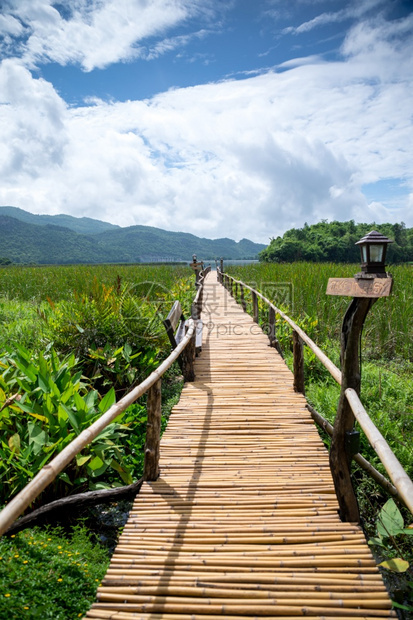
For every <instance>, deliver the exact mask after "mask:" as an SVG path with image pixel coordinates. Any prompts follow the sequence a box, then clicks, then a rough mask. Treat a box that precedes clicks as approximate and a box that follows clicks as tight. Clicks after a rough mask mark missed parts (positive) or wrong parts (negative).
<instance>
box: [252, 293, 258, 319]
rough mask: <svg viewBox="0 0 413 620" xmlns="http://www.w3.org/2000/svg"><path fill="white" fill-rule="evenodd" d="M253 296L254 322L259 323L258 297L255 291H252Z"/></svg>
mask: <svg viewBox="0 0 413 620" xmlns="http://www.w3.org/2000/svg"><path fill="white" fill-rule="evenodd" d="M251 297H252V318H253V320H254V323H258V316H259V315H258V297H257V293H256V292H255V291H251Z"/></svg>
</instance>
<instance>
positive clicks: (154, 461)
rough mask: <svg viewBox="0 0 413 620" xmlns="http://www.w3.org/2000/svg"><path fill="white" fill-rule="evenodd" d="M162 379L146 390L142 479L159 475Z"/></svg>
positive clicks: (155, 478)
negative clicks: (146, 417)
mask: <svg viewBox="0 0 413 620" xmlns="http://www.w3.org/2000/svg"><path fill="white" fill-rule="evenodd" d="M161 386H162V379H158V381H157V382H156V383H154V384H153V385H152V387H150V388H149V390H148V401H147V406H146V410H147V416H148V419H147V423H146V441H145V461H144V468H143V478H144V480H157V478H158V476H159V444H160V440H161V415H162V411H161V403H162V388H161Z"/></svg>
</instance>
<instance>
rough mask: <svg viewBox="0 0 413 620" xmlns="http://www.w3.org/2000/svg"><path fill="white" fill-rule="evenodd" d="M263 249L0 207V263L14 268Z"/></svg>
mask: <svg viewBox="0 0 413 620" xmlns="http://www.w3.org/2000/svg"><path fill="white" fill-rule="evenodd" d="M264 248H265V245H264V244H261V243H254V242H253V241H249V240H248V239H242V240H241V241H239V242H236V241H233V240H232V239H227V238H224V239H206V238H200V237H196V236H195V235H192V234H190V233H180V232H170V231H166V230H162V229H160V228H154V227H151V226H139V225H138V226H128V227H125V228H122V227H120V226H115V225H113V224H109V223H108V222H101V221H100V220H94V219H92V218H76V217H73V216H70V215H34V214H32V213H28V212H27V211H24V210H23V209H18V208H16V207H0V258H7V259H10V260H11V261H12V262H13V263H23V264H27V263H36V264H71V263H138V262H152V261H162V260H165V261H181V260H184V261H190V260H191V257H192V254H197V256H198V258H199V259H203V260H213V259H214V258H220V257H222V258H225V259H253V258H257V256H258V253H259V252H260V251H261V250H263V249H264Z"/></svg>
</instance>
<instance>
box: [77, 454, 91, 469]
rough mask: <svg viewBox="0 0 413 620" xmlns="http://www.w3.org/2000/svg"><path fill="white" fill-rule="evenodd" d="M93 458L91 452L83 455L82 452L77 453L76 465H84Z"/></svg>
mask: <svg viewBox="0 0 413 620" xmlns="http://www.w3.org/2000/svg"><path fill="white" fill-rule="evenodd" d="M91 458H92V455H91V454H89V455H87V456H82V455H81V454H77V455H76V465H77V466H78V467H82V465H84V464H85V463H87V462H88V461H90V459H91Z"/></svg>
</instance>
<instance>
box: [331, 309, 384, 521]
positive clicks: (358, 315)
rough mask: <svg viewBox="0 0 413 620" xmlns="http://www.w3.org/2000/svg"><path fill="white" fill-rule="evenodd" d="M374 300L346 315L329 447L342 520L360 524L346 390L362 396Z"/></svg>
mask: <svg viewBox="0 0 413 620" xmlns="http://www.w3.org/2000/svg"><path fill="white" fill-rule="evenodd" d="M375 301H376V300H375V299H371V298H368V297H367V298H362V297H355V298H354V299H353V301H352V302H351V304H350V306H349V307H348V309H347V312H346V314H345V316H344V320H343V326H342V330H341V372H342V379H341V392H340V398H339V401H338V407H337V415H336V418H335V421H334V429H333V437H332V440H331V448H330V468H331V473H332V476H333V481H334V486H335V489H336V494H337V498H338V502H339V504H340V517H341V519H342V521H350V522H355V523H359V522H360V513H359V508H358V504H357V498H356V495H355V493H354V489H353V485H352V482H351V460H352V455H351V452H350V451H349V449H348V436H349V433H351V431H352V430H353V426H354V414H353V411H352V410H351V407H350V405H349V403H348V401H347V398H346V395H345V391H346V389H347V388H353V390H355V392H356V393H357V394H358V395H359V394H360V382H361V381H360V379H361V378H360V365H359V358H360V357H359V341H360V334H361V331H362V328H363V324H364V321H365V319H366V316H367V313H368V311H369V310H370V308H371V306H372V304H373V303H374V302H375Z"/></svg>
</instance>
